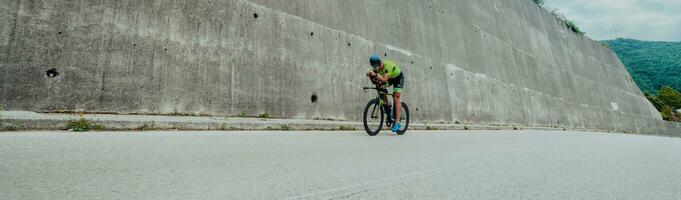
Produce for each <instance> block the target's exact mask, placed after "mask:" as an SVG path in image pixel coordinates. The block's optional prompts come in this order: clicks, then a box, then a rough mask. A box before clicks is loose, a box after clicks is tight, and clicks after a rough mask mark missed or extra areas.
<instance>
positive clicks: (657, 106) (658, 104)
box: [645, 92, 665, 112]
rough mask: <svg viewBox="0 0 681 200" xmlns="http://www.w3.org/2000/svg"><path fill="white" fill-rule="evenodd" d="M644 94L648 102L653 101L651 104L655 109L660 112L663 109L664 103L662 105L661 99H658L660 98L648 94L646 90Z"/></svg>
mask: <svg viewBox="0 0 681 200" xmlns="http://www.w3.org/2000/svg"><path fill="white" fill-rule="evenodd" d="M645 96H646V98H647V99H648V101H650V103H653V106H655V109H657V111H660V112H662V109H664V107H665V105H664V102H662V100H660V98H658V97H657V96H654V95H651V94H648V93H647V92H646V93H645Z"/></svg>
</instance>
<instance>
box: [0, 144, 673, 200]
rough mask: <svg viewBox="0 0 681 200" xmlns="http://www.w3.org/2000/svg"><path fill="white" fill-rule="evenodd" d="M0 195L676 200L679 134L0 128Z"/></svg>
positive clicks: (149, 197) (58, 197) (35, 197)
mask: <svg viewBox="0 0 681 200" xmlns="http://www.w3.org/2000/svg"><path fill="white" fill-rule="evenodd" d="M0 199H88V200H89V199H681V139H680V138H667V137H655V136H637V135H620V134H604V133H572V132H541V131H455V132H444V131H434V132H410V133H409V134H407V135H405V136H395V135H388V134H383V135H380V136H377V137H367V136H365V134H363V133H362V132H359V131H356V132H147V133H125V132H117V133H85V134H77V133H66V132H52V133H50V132H21V133H0Z"/></svg>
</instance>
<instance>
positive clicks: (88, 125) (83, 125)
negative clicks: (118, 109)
mask: <svg viewBox="0 0 681 200" xmlns="http://www.w3.org/2000/svg"><path fill="white" fill-rule="evenodd" d="M66 128H67V129H68V130H71V131H73V132H87V131H91V130H95V131H101V130H104V129H106V127H105V126H104V125H102V124H98V123H92V122H90V121H89V120H87V119H85V118H80V119H78V120H69V121H68V122H67V124H66Z"/></svg>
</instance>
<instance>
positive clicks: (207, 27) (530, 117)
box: [0, 0, 661, 132]
mask: <svg viewBox="0 0 681 200" xmlns="http://www.w3.org/2000/svg"><path fill="white" fill-rule="evenodd" d="M0 3H1V4H0V5H1V6H0V9H2V12H1V13H0V15H1V18H0V24H1V25H2V26H1V27H2V28H0V56H2V57H0V65H1V66H2V67H0V70H1V71H0V72H1V73H0V78H1V79H0V83H1V84H2V86H0V89H1V91H0V92H1V93H0V94H1V96H0V102H3V103H4V104H5V105H7V108H8V109H15V110H32V111H88V112H115V113H174V112H179V113H207V114H214V115H239V114H240V113H245V114H248V115H257V114H258V113H264V112H267V113H270V114H271V115H273V116H276V117H287V118H310V119H312V118H334V119H347V120H357V119H359V118H360V117H361V109H362V107H363V106H364V104H365V102H366V101H367V100H368V99H369V98H371V95H373V94H371V93H364V92H362V91H361V87H363V86H367V85H369V82H368V81H367V80H365V78H364V77H363V74H364V73H365V70H367V69H368V66H367V62H366V60H367V59H368V55H369V54H370V53H371V52H377V53H379V54H381V55H384V56H385V57H386V58H387V59H389V60H393V61H395V62H396V63H398V65H400V66H401V67H402V68H403V70H404V72H405V73H406V74H407V76H406V77H407V80H406V81H407V84H406V85H407V88H405V95H404V98H405V100H406V101H407V102H408V103H409V104H410V107H411V108H412V116H413V119H415V120H419V121H446V122H455V121H456V122H460V123H480V124H519V125H537V126H555V127H569V128H597V129H604V130H630V131H639V132H640V130H639V129H640V127H646V126H650V125H651V123H652V124H655V123H661V122H658V121H660V116H659V114H658V113H657V112H656V111H655V109H654V108H653V107H652V105H651V104H650V103H649V102H648V101H647V100H646V99H645V97H643V95H642V93H641V92H640V90H639V89H638V87H637V86H636V85H635V84H634V83H633V82H632V81H631V77H630V76H629V74H628V73H627V71H626V70H625V69H624V67H623V65H622V64H621V62H620V61H619V60H618V59H617V57H615V56H614V54H613V52H612V51H610V50H609V49H607V48H605V47H603V46H601V45H600V44H599V43H598V42H595V41H593V40H591V39H589V38H586V37H583V36H580V35H576V34H574V33H572V32H571V31H569V30H568V29H567V28H566V27H564V26H563V25H561V24H560V23H559V22H558V20H556V19H555V18H554V17H553V16H551V15H550V14H549V13H547V12H546V11H544V10H542V9H540V8H539V7H537V6H536V5H534V4H533V3H532V1H529V0H509V1H465V0H455V1H438V0H427V1H409V0H390V1H388V0H375V1H363V0H328V1H297V0H276V1H275V0H214V1H207V0H198V1H179V0H165V1H160V0H120V1H67V0H0ZM613 103H615V104H617V105H618V109H617V110H613V109H612V104H613Z"/></svg>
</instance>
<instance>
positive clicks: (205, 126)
mask: <svg viewBox="0 0 681 200" xmlns="http://www.w3.org/2000/svg"><path fill="white" fill-rule="evenodd" d="M80 119H85V120H87V121H89V122H90V123H91V124H92V125H95V124H96V125H103V128H104V130H109V131H116V130H140V129H145V130H282V129H285V130H289V131H293V130H349V129H354V130H364V126H363V124H362V122H355V121H333V120H306V119H273V118H242V117H209V116H162V115H112V114H84V115H80V114H54V113H52V114H45V113H35V112H26V111H5V112H0V131H21V130H67V129H68V126H67V124H68V122H69V121H73V120H80ZM385 128H386V129H387V127H385ZM409 129H410V130H563V131H565V130H568V129H566V128H563V127H529V126H521V125H517V124H516V125H512V124H497V125H475V124H455V123H444V122H443V123H424V122H412V123H410V124H409ZM570 130H573V129H570ZM580 131H601V132H607V130H580ZM657 135H665V134H661V133H660V134H657ZM669 136H676V137H681V134H675V135H673V134H672V135H669Z"/></svg>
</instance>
